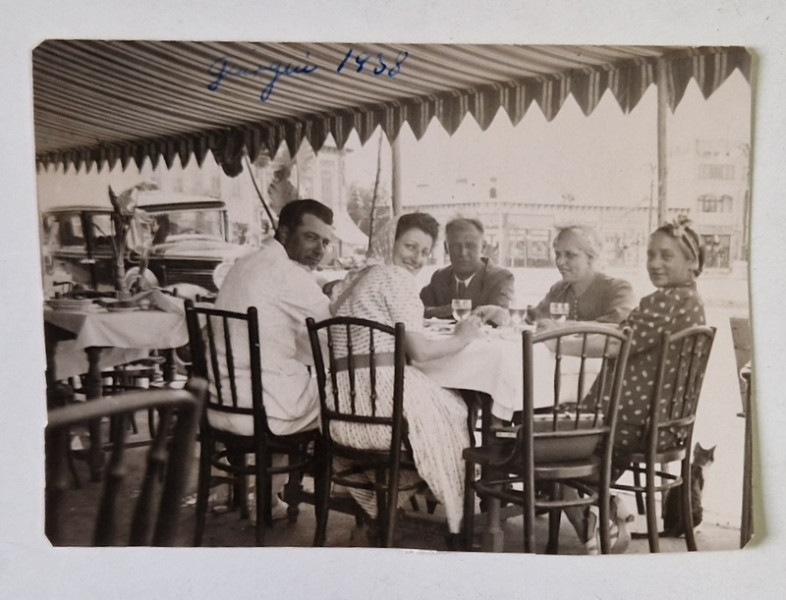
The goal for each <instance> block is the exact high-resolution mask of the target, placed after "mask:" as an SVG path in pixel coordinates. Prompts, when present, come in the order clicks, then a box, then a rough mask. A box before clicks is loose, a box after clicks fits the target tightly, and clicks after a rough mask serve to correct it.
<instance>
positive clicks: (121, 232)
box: [109, 183, 156, 301]
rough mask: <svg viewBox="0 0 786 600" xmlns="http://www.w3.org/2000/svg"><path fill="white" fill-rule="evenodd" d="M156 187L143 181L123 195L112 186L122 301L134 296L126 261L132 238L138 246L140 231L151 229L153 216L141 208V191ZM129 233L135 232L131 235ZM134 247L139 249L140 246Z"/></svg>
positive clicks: (114, 242)
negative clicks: (139, 203) (145, 228)
mask: <svg viewBox="0 0 786 600" xmlns="http://www.w3.org/2000/svg"><path fill="white" fill-rule="evenodd" d="M152 189H156V186H155V185H153V184H150V183H140V184H137V185H135V186H134V187H132V188H129V189H127V190H125V191H123V192H121V193H120V194H115V192H114V190H112V186H109V202H110V203H111V204H112V209H113V212H112V225H113V228H114V236H112V237H111V238H110V239H111V242H112V257H113V259H114V271H115V272H114V276H115V289H116V290H117V298H118V300H120V301H127V300H129V299H130V298H131V291H130V289H129V282H128V279H127V278H126V264H125V261H126V250H127V248H128V246H129V241H130V239H131V238H133V240H132V242H136V245H137V246H138V245H139V243H140V238H143V237H144V236H140V235H139V230H140V229H144V227H147V228H148V229H149V221H150V219H149V217H147V214H146V213H145V212H144V211H143V210H141V209H138V208H137V204H138V193H139V191H140V190H152ZM129 232H131V233H132V235H129ZM134 234H135V235H134ZM148 237H149V236H148ZM147 246H149V244H144V243H142V252H141V254H142V256H143V265H144V263H146V260H145V258H146V256H147V252H146V250H147V249H148V248H147ZM132 249H134V250H138V248H132ZM143 270H144V269H143ZM143 270H142V272H143Z"/></svg>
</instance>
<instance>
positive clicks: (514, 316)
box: [508, 306, 527, 331]
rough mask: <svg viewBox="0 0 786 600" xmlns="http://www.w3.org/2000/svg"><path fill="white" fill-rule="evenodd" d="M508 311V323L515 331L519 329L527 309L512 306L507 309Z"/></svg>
mask: <svg viewBox="0 0 786 600" xmlns="http://www.w3.org/2000/svg"><path fill="white" fill-rule="evenodd" d="M508 312H509V313H510V324H511V325H512V326H513V329H514V330H515V331H519V329H520V328H521V324H522V323H523V322H524V319H525V318H526V316H527V309H526V308H523V307H521V306H512V307H510V308H509V309H508Z"/></svg>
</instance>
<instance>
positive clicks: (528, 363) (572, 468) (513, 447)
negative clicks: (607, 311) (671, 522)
mask: <svg viewBox="0 0 786 600" xmlns="http://www.w3.org/2000/svg"><path fill="white" fill-rule="evenodd" d="M522 343H523V355H522V356H523V360H522V373H523V378H524V381H523V383H524V394H523V400H522V415H521V424H516V425H511V426H500V427H496V428H492V433H493V434H496V435H493V436H492V439H491V440H490V441H488V442H484V443H483V445H481V446H479V447H475V448H467V449H466V450H465V451H464V458H465V459H466V460H467V462H468V473H470V474H474V472H475V469H474V468H473V465H480V466H481V467H482V469H483V476H482V477H481V479H480V480H477V481H474V482H468V485H467V493H468V494H472V493H473V489H474V492H475V493H477V495H478V496H480V498H481V499H488V512H489V514H488V523H489V525H488V530H487V532H486V533H487V537H488V540H487V541H488V543H489V544H491V545H492V547H493V549H494V550H501V539H500V531H499V529H498V528H499V507H500V501H505V502H510V503H513V504H518V505H521V506H523V507H524V551H525V552H534V547H535V536H534V520H535V512H536V510H547V511H548V512H549V515H550V526H549V544H548V547H547V551H548V552H551V553H556V552H557V549H558V534H559V522H560V514H561V511H562V510H563V509H569V508H573V507H589V506H591V505H595V506H597V507H598V510H599V527H600V538H601V539H600V542H601V551H602V552H604V553H606V552H608V551H609V549H610V540H609V520H610V510H609V501H610V494H609V488H610V477H611V457H612V455H611V452H612V442H613V437H614V429H615V425H616V418H617V405H618V402H619V397H620V391H621V388H622V381H623V376H624V372H625V367H626V363H627V359H628V353H629V346H630V332H629V331H628V330H622V331H620V330H619V329H616V328H611V327H608V326H602V325H576V326H571V327H566V328H563V329H558V330H554V331H550V332H546V333H542V334H539V335H537V336H536V335H534V334H533V333H532V332H531V331H524V332H523V333H522ZM536 344H538V345H545V346H548V347H549V349H550V350H551V351H553V353H554V360H553V364H554V368H553V371H551V372H542V373H540V372H539V373H536V372H534V369H533V352H534V351H535V345H536ZM568 361H571V362H573V363H578V369H576V368H575V367H576V365H575V364H573V365H571V369H570V370H569V371H570V373H571V374H570V375H569V374H568V373H566V370H565V368H564V366H565V365H564V363H566V362H568ZM576 373H577V376H575V375H576ZM596 373H597V375H596ZM539 377H549V378H550V380H551V381H552V382H553V388H552V389H553V394H552V395H551V397H550V398H535V397H534V384H533V382H534V379H535V378H539ZM593 381H595V383H594V384H593ZM536 405H537V406H538V410H537V411H536V410H535V406H536ZM563 486H567V487H571V488H573V489H575V490H577V491H578V492H579V494H571V495H570V497H567V496H566V497H563V495H562V488H563ZM543 489H545V491H546V493H545V494H539V493H537V491H538V490H543ZM464 529H465V531H466V532H467V538H466V540H465V542H466V545H467V548H468V549H469V548H470V544H471V542H472V539H471V536H472V531H473V513H472V511H466V512H465V528H464Z"/></svg>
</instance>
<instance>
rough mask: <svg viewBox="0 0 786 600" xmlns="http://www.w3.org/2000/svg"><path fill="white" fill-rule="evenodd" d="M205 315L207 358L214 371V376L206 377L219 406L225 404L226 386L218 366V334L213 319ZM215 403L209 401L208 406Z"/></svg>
mask: <svg viewBox="0 0 786 600" xmlns="http://www.w3.org/2000/svg"><path fill="white" fill-rule="evenodd" d="M194 314H199V311H197V310H195V313H194ZM203 314H205V329H204V331H205V335H206V336H207V347H208V354H207V357H208V358H209V359H210V367H211V370H212V375H209V374H208V373H205V376H206V377H208V380H209V381H210V382H211V383H212V384H213V387H214V388H215V390H216V396H215V397H216V400H217V401H218V404H221V405H223V404H224V394H223V390H224V386H223V384H222V381H221V369H220V367H219V364H218V351H217V350H216V332H215V327H214V326H213V319H211V318H210V314H209V313H203ZM214 403H215V402H214V401H212V399H211V400H208V404H214Z"/></svg>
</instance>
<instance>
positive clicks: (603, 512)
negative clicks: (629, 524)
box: [598, 485, 611, 554]
mask: <svg viewBox="0 0 786 600" xmlns="http://www.w3.org/2000/svg"><path fill="white" fill-rule="evenodd" d="M610 496H611V494H610V492H609V487H608V486H606V485H601V486H600V490H599V491H598V518H599V520H600V523H598V527H599V528H600V529H599V531H600V552H601V554H609V553H610V552H611V532H610V530H609V527H610V523H611V510H610V507H609V503H610V500H611V498H610Z"/></svg>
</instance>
